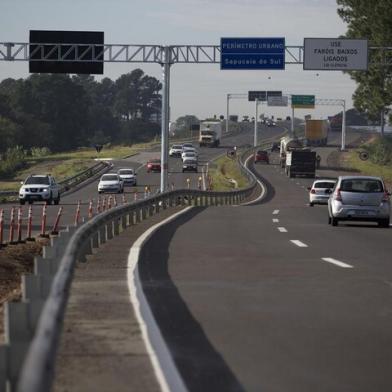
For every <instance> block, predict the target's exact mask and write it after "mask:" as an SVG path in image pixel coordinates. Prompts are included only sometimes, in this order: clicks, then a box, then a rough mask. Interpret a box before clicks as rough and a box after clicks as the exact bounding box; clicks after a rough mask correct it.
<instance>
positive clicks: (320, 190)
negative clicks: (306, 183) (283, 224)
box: [308, 180, 336, 207]
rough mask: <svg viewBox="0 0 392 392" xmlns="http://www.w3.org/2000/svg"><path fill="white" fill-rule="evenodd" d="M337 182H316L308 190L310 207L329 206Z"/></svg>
mask: <svg viewBox="0 0 392 392" xmlns="http://www.w3.org/2000/svg"><path fill="white" fill-rule="evenodd" d="M335 184H336V181H335V180H316V181H314V182H313V185H312V186H311V187H309V188H308V191H309V205H310V206H311V207H313V206H314V205H315V204H328V199H329V196H330V194H331V190H332V189H333V187H334V186H335Z"/></svg>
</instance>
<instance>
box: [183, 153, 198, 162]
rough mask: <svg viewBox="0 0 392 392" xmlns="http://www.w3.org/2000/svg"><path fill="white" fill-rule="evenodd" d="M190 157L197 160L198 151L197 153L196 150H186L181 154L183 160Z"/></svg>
mask: <svg viewBox="0 0 392 392" xmlns="http://www.w3.org/2000/svg"><path fill="white" fill-rule="evenodd" d="M189 158H192V159H196V160H197V153H196V151H184V152H183V153H182V154H181V159H182V161H184V160H185V159H189Z"/></svg>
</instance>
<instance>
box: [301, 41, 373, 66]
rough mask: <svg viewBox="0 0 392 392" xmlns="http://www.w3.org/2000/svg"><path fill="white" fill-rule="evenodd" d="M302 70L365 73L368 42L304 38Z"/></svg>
mask: <svg viewBox="0 0 392 392" xmlns="http://www.w3.org/2000/svg"><path fill="white" fill-rule="evenodd" d="M303 67H304V70H320V71H322V70H327V71H366V70H367V69H368V41H367V40H366V39H347V38H343V39H341V38H304V66H303Z"/></svg>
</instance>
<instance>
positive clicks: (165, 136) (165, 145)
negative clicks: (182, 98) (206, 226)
mask: <svg viewBox="0 0 392 392" xmlns="http://www.w3.org/2000/svg"><path fill="white" fill-rule="evenodd" d="M161 65H162V124H161V128H162V129H161V134H162V136H161V187H160V191H161V192H165V191H166V190H167V189H168V161H169V119H170V118H169V117H170V114H169V99H170V65H171V64H170V47H169V46H165V47H164V57H163V63H162V64H161Z"/></svg>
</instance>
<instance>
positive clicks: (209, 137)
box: [199, 121, 222, 147]
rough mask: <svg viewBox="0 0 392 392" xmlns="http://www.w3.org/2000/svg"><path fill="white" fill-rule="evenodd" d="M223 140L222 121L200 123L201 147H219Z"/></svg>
mask: <svg viewBox="0 0 392 392" xmlns="http://www.w3.org/2000/svg"><path fill="white" fill-rule="evenodd" d="M221 138H222V123H221V122H220V121H202V122H201V123H200V133H199V145H200V147H218V146H219V144H220V140H221Z"/></svg>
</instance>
